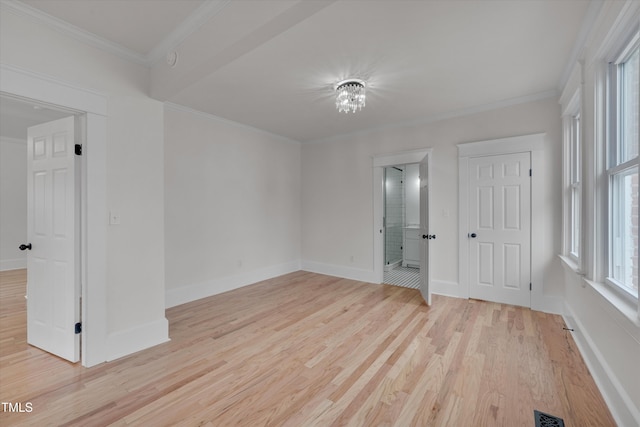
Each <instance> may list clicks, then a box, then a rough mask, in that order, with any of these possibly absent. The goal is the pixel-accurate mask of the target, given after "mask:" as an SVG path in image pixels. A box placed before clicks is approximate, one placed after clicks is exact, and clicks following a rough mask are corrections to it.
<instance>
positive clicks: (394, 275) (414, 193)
mask: <svg viewBox="0 0 640 427" xmlns="http://www.w3.org/2000/svg"><path fill="white" fill-rule="evenodd" d="M383 223H384V262H385V265H384V278H383V282H384V283H385V284H389V285H395V286H402V287H406V288H412V289H419V288H420V173H419V167H418V164H417V163H412V164H404V165H394V166H387V167H385V168H384V217H383Z"/></svg>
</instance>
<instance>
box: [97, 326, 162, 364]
mask: <svg viewBox="0 0 640 427" xmlns="http://www.w3.org/2000/svg"><path fill="white" fill-rule="evenodd" d="M168 331H169V322H168V321H167V319H165V318H164V317H162V318H160V319H158V320H155V321H153V322H149V323H146V324H144V325H137V326H136V327H134V328H130V329H127V330H124V331H118V332H114V333H111V334H109V336H108V337H107V341H108V342H107V346H106V347H107V348H108V349H109V353H108V354H107V362H110V361H112V360H115V359H119V358H120V357H124V356H128V355H130V354H133V353H135V352H138V351H141V350H145V349H147V348H150V347H153V346H155V345H158V344H162V343H165V342H168V341H170V339H169V335H168Z"/></svg>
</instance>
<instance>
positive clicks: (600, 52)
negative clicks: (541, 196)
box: [556, 1, 640, 426]
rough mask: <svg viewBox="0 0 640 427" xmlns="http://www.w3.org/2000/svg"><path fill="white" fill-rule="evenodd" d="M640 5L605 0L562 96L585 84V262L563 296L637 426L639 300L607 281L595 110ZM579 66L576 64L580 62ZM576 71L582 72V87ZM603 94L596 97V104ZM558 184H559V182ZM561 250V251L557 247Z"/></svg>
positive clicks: (615, 398)
mask: <svg viewBox="0 0 640 427" xmlns="http://www.w3.org/2000/svg"><path fill="white" fill-rule="evenodd" d="M638 22H640V3H638V2H637V1H626V2H625V1H608V2H605V3H604V5H603V6H602V9H601V10H600V13H599V15H598V17H597V19H596V23H595V25H594V27H593V28H592V29H591V31H590V32H589V33H588V36H587V41H586V47H585V49H584V51H583V52H582V54H583V57H582V58H581V59H582V66H581V67H576V69H575V70H574V76H573V77H574V78H572V79H570V81H569V83H568V84H567V87H566V88H565V91H564V94H563V101H564V103H565V107H566V106H567V105H569V102H568V101H569V97H570V96H573V93H575V91H576V90H577V89H580V87H581V90H582V104H581V106H582V112H581V119H582V136H583V141H582V142H583V147H584V149H583V157H582V170H583V176H582V179H583V203H582V212H583V216H582V221H583V223H584V224H583V228H582V230H583V232H582V236H581V237H582V239H581V241H582V242H583V243H582V244H583V254H582V257H583V267H582V269H581V270H578V269H576V268H575V267H576V266H575V265H573V263H572V262H571V261H569V260H568V261H567V262H566V264H565V269H564V270H565V280H564V301H565V318H566V320H567V324H568V325H569V326H570V327H571V328H573V329H574V332H573V333H572V334H573V337H574V339H575V341H576V343H577V344H578V346H579V348H580V351H581V353H582V356H583V358H584V359H585V361H586V363H587V365H588V366H589V370H590V371H591V374H592V375H593V377H594V379H595V380H596V383H597V384H598V386H599V388H600V390H601V392H602V394H603V395H604V397H605V400H606V401H607V403H608V404H609V407H610V408H611V410H612V412H613V415H614V417H615V419H616V421H617V422H618V424H619V425H620V426H637V425H640V369H638V362H639V361H640V317H638V304H637V302H636V303H635V305H633V304H630V303H628V302H626V301H624V300H622V299H621V298H619V297H618V296H617V294H616V293H615V292H612V291H611V289H610V288H609V287H608V286H606V285H605V284H604V283H602V282H603V281H604V280H603V276H604V274H605V270H606V269H605V268H604V263H603V262H602V260H604V259H605V255H604V248H605V247H606V243H605V242H606V239H605V237H604V236H605V230H606V227H607V225H608V224H607V221H606V219H602V220H600V219H598V217H599V216H603V215H604V212H605V206H606V197H605V195H604V192H602V191H600V190H602V188H603V185H602V184H604V185H606V181H604V180H602V179H601V178H600V177H599V176H597V175H596V173H595V171H594V168H595V167H596V166H595V165H598V164H601V163H603V156H604V154H603V153H604V150H601V145H603V144H601V143H604V126H603V124H604V121H600V120H599V118H598V116H599V115H600V113H603V112H604V111H603V110H602V109H601V107H600V106H601V105H602V102H603V101H604V96H603V95H604V89H605V85H604V80H605V76H606V74H605V70H606V67H607V62H608V60H609V59H608V58H607V56H608V55H611V54H613V53H614V52H612V51H611V49H612V42H615V41H616V40H617V39H618V37H620V36H622V38H624V37H625V36H626V35H625V34H624V33H623V31H625V30H631V29H635V31H638ZM576 65H578V64H576ZM579 70H581V71H582V81H583V83H582V85H581V84H580V80H581V79H580V77H577V78H575V76H579V74H578V73H579ZM596 100H599V102H596ZM556 185H557V186H558V188H561V182H560V181H558V183H557V184H556ZM559 253H560V252H559Z"/></svg>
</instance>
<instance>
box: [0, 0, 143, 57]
mask: <svg viewBox="0 0 640 427" xmlns="http://www.w3.org/2000/svg"><path fill="white" fill-rule="evenodd" d="M0 10H1V11H2V13H13V14H15V15H18V16H21V17H24V18H28V19H31V20H33V21H35V22H37V23H39V24H44V25H47V26H49V27H51V28H53V29H54V30H57V31H59V32H60V33H62V34H65V35H67V36H69V37H71V38H73V39H75V40H77V41H79V42H82V43H85V44H88V45H90V46H93V47H96V48H98V49H101V50H103V51H105V52H109V53H112V54H114V55H116V56H118V57H120V58H122V59H125V60H127V61H131V62H134V63H136V64H140V65H147V60H146V57H145V56H144V55H141V54H139V53H138V52H135V51H133V50H131V49H128V48H126V47H124V46H122V45H120V44H118V43H114V42H112V41H110V40H107V39H105V38H104V37H100V36H97V35H95V34H93V33H91V32H89V31H86V30H83V29H82V28H79V27H76V26H75V25H73V24H70V23H68V22H67V21H63V20H62V19H59V18H56V17H55V16H52V15H49V14H48V13H44V12H42V11H41V10H39V9H36V8H35V7H31V6H29V5H27V4H25V3H22V2H20V1H18V0H2V1H1V2H0Z"/></svg>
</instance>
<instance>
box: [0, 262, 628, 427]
mask: <svg viewBox="0 0 640 427" xmlns="http://www.w3.org/2000/svg"><path fill="white" fill-rule="evenodd" d="M0 280H1V286H0V292H1V293H0V321H1V327H0V362H1V365H0V400H1V401H2V402H13V403H15V402H21V403H23V404H25V403H26V402H30V403H31V405H32V408H33V410H32V412H30V413H8V412H0V425H3V426H9V425H34V426H45V425H55V426H61V425H77V426H102V425H142V426H164V425H167V426H169V425H171V426H173V425H186V426H201V425H208V426H251V427H254V426H264V425H270V426H281V425H282V426H296V427H299V426H305V427H306V426H342V425H349V426H386V425H389V426H456V427H458V426H463V427H464V426H509V427H511V426H533V425H534V421H533V410H534V409H538V410H540V411H543V412H547V413H550V414H553V415H556V416H559V417H561V418H563V419H564V421H565V425H566V426H567V427H571V426H580V427H584V426H600V427H603V426H613V425H615V423H614V421H613V420H612V417H611V415H610V413H609V411H608V409H607V408H606V406H605V404H604V402H603V399H602V397H601V395H600V394H599V392H598V390H597V388H596V386H595V385H594V382H593V380H592V378H591V376H590V375H589V372H588V371H587V368H586V367H585V365H584V363H583V361H582V358H581V357H580V354H579V353H578V351H577V348H576V346H575V344H574V342H573V339H572V338H571V335H570V333H569V332H566V331H563V330H562V327H563V326H564V323H563V321H562V318H561V317H559V316H554V315H549V314H544V313H539V312H535V311H531V310H528V309H524V308H520V307H513V306H508V305H503V304H494V303H488V302H482V301H474V300H463V299H454V298H446V297H440V296H434V297H433V305H432V306H431V307H427V306H426V305H425V304H424V303H423V302H422V300H421V297H420V295H419V292H418V291H417V290H415V289H407V288H400V287H394V286H388V285H374V284H368V283H362V282H356V281H352V280H346V279H339V278H335V277H329V276H323V275H319V274H313V273H307V272H296V273H292V274H288V275H286V276H282V277H279V278H275V279H272V280H267V281H264V282H261V283H258V284H255V285H252V286H248V287H244V288H241V289H238V290H235V291H231V292H227V293H225V294H221V295H217V296H213V297H210V298H206V299H203V300H199V301H195V302H192V303H189V304H184V305H182V306H179V307H175V308H172V309H169V310H167V318H168V319H169V323H170V337H171V341H170V342H168V343H166V344H162V345H159V346H156V347H154V348H152V349H149V350H145V351H142V352H139V353H137V354H134V355H131V356H128V357H126V358H123V359H120V360H117V361H114V362H111V363H105V364H102V365H100V366H96V367H93V368H90V369H87V368H83V367H81V366H79V365H73V364H70V363H67V362H65V361H62V360H60V359H58V358H56V357H54V356H51V355H48V354H47V353H45V352H43V351H41V350H39V349H37V348H33V347H30V346H28V345H27V344H26V332H25V330H26V326H25V322H26V314H25V310H26V308H25V300H24V294H25V272H24V270H22V271H13V272H4V273H0ZM23 407H24V405H23ZM0 410H1V408H0Z"/></svg>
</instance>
